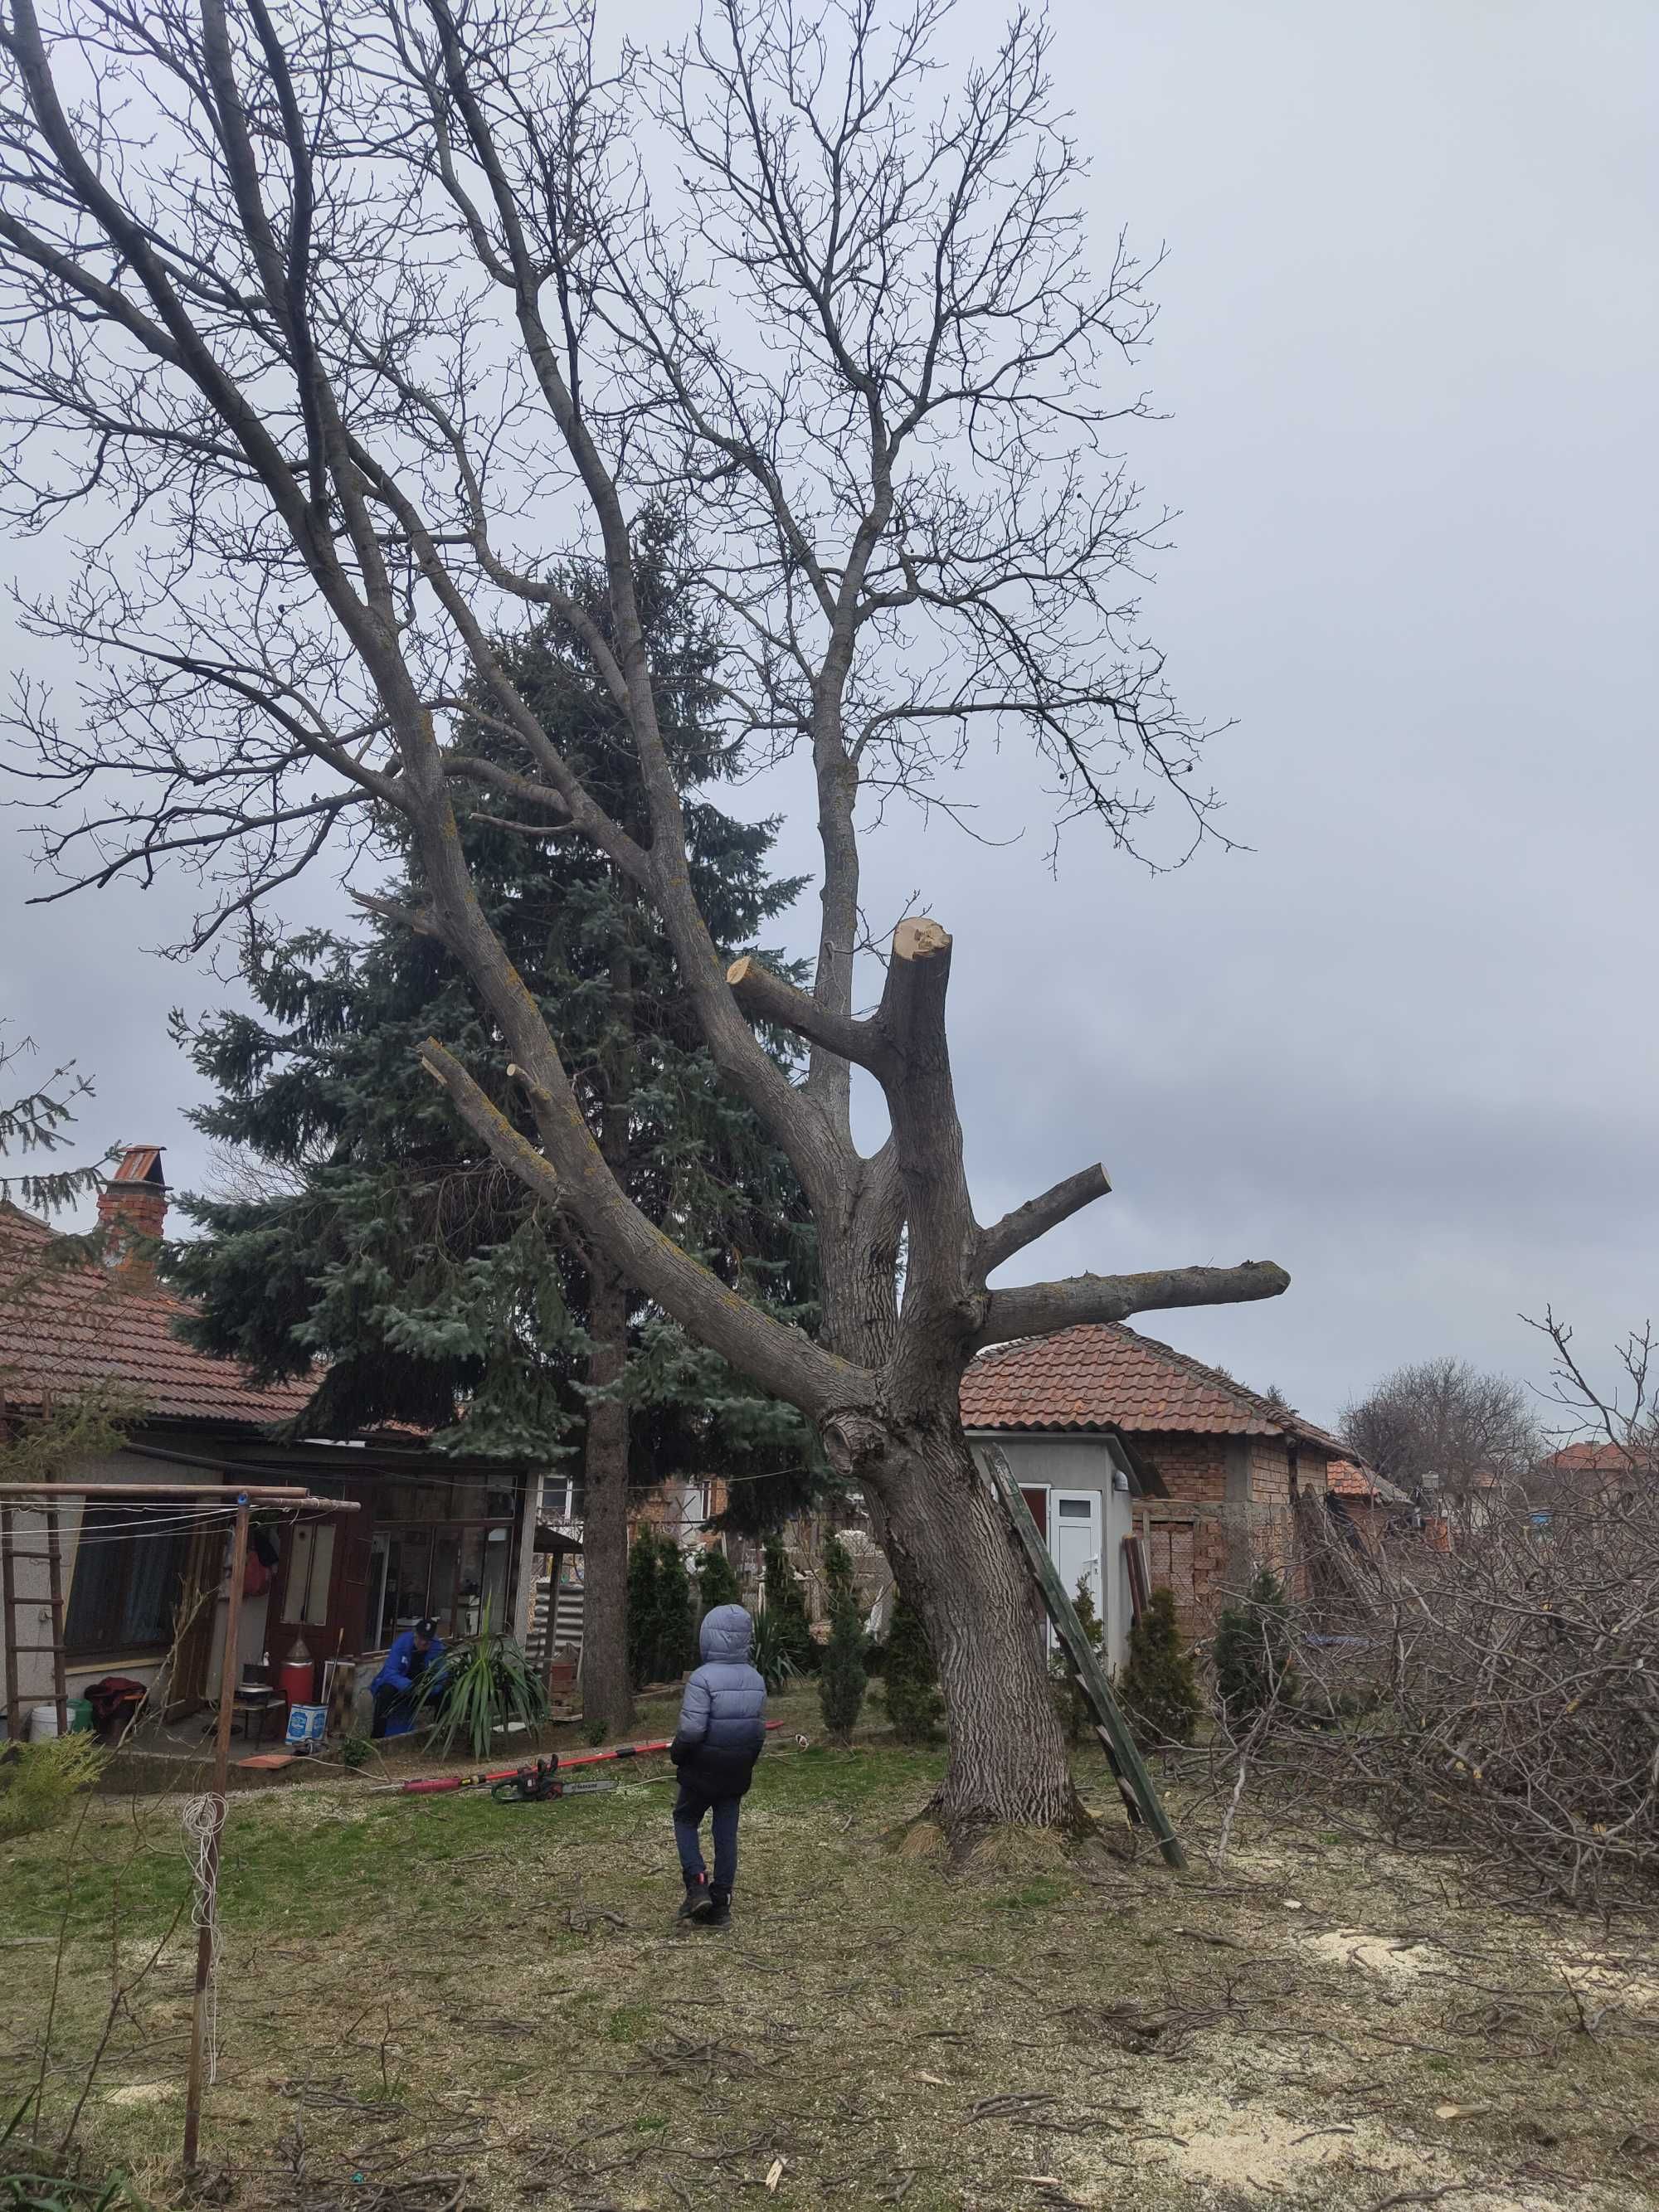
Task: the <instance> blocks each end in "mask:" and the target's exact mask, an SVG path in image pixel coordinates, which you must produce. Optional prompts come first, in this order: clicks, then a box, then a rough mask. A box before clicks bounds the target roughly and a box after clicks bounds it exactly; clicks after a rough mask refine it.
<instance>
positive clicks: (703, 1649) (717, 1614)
mask: <svg viewBox="0 0 1659 2212" xmlns="http://www.w3.org/2000/svg"><path fill="white" fill-rule="evenodd" d="M754 1636H755V1624H754V1622H753V1621H752V1620H750V1618H749V1615H748V1614H747V1613H745V1612H744V1609H743V1607H741V1606H740V1605H717V1606H716V1607H714V1610H713V1612H711V1613H705V1614H704V1615H703V1620H702V1627H701V1628H700V1629H699V1630H698V1632H697V1650H698V1651H699V1652H700V1653H701V1654H702V1657H703V1659H704V1660H705V1661H708V1660H716V1661H724V1662H725V1663H726V1665H727V1666H728V1667H746V1666H747V1665H748V1663H749V1653H750V1649H751V1647H752V1645H753V1642H754Z"/></svg>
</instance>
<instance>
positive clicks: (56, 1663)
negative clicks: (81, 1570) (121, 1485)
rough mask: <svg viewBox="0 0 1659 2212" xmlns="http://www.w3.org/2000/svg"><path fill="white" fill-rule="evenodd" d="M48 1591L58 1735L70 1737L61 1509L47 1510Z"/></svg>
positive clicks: (54, 1506) (51, 1508)
mask: <svg viewBox="0 0 1659 2212" xmlns="http://www.w3.org/2000/svg"><path fill="white" fill-rule="evenodd" d="M46 1589H47V1592H48V1595H49V1597H50V1599H51V1603H52V1699H53V1701H54V1703H55V1704H56V1705H57V1707H58V1735H68V1734H69V1676H68V1674H67V1673H66V1672H65V1670H64V1554H63V1551H62V1549H61V1547H60V1546H59V1544H58V1507H57V1505H56V1504H55V1503H54V1504H52V1505H50V1506H49V1507H48V1508H47V1509H46Z"/></svg>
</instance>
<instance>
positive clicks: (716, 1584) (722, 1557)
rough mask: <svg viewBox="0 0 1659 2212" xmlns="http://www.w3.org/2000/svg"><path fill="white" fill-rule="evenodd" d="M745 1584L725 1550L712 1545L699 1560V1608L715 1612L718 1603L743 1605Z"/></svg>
mask: <svg viewBox="0 0 1659 2212" xmlns="http://www.w3.org/2000/svg"><path fill="white" fill-rule="evenodd" d="M742 1603H743V1586H742V1584H741V1583H739V1582H738V1571H737V1569H736V1568H735V1567H734V1566H733V1565H732V1562H731V1560H730V1559H727V1558H726V1554H725V1553H724V1552H722V1551H720V1549H719V1548H718V1547H716V1546H714V1545H711V1546H710V1547H709V1548H708V1550H707V1551H706V1552H705V1553H703V1555H702V1558H701V1559H699V1560H698V1561H697V1610H698V1612H699V1613H713V1611H714V1607H716V1606H717V1605H741V1604H742Z"/></svg>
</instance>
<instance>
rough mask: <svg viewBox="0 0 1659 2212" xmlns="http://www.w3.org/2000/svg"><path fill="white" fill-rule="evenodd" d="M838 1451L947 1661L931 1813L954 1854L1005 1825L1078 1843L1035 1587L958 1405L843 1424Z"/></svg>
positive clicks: (834, 1437)
mask: <svg viewBox="0 0 1659 2212" xmlns="http://www.w3.org/2000/svg"><path fill="white" fill-rule="evenodd" d="M825 1443H826V1446H827V1448H828V1449H829V1452H830V1454H831V1456H832V1458H833V1459H834V1460H835V1462H836V1465H837V1466H838V1467H840V1468H842V1469H843V1470H844V1471H846V1472H848V1473H853V1474H856V1475H857V1476H858V1477H859V1479H860V1480H861V1481H862V1482H863V1484H864V1486H865V1490H866V1495H867V1497H868V1498H869V1499H870V1501H871V1506H872V1517H873V1519H874V1520H875V1522H876V1533H877V1535H878V1538H879V1540H880V1541H881V1544H882V1547H883V1549H884V1551H885V1553H886V1554H887V1557H888V1559H889V1561H890V1564H891V1565H892V1568H893V1571H894V1573H895V1575H896V1577H897V1580H898V1583H899V1586H900V1588H901V1589H902V1590H903V1591H904V1593H905V1595H906V1596H907V1597H908V1599H909V1600H910V1602H911V1603H912V1604H913V1605H914V1606H915V1608H916V1610H917V1612H918V1613H920V1614H921V1618H922V1620H923V1622H924V1624H925V1626H926V1627H927V1636H928V1641H929V1642H930V1643H931V1644H932V1645H933V1656H934V1658H935V1660H936V1661H937V1662H938V1666H939V1687H940V1689H941V1691H942V1692H944V1696H945V1714H946V1722H947V1727H948V1730H949V1736H950V1752H949V1756H948V1759H947V1762H946V1765H945V1778H944V1780H943V1781H942V1782H941V1784H939V1789H938V1790H937V1792H936V1793H935V1795H934V1796H933V1800H932V1802H931V1803H930V1805H929V1807H928V1808H927V1809H928V1811H929V1813H930V1814H932V1815H933V1817H934V1818H935V1819H936V1820H938V1821H939V1824H940V1826H942V1827H943V1829H944V1830H945V1835H946V1836H947V1838H949V1840H950V1842H951V1846H952V1848H953V1850H957V1851H958V1852H960V1851H963V1850H967V1849H968V1848H969V1847H970V1846H971V1845H972V1844H973V1842H974V1841H975V1838H976V1837H977V1836H978V1835H980V1834H981V1833H982V1832H984V1831H985V1830H986V1829H987V1828H990V1827H994V1826H998V1825H1000V1824H1001V1823H1005V1822H1016V1823H1018V1824H1020V1825H1022V1826H1034V1827H1057V1828H1060V1829H1061V1830H1063V1831H1066V1832H1071V1833H1077V1832H1080V1831H1081V1830H1083V1829H1084V1828H1085V1827H1086V1826H1088V1816H1087V1814H1085V1812H1084V1809H1083V1807H1082V1805H1081V1803H1080V1802H1079V1798H1078V1794H1077V1791H1076V1789H1075V1788H1074V1787H1073V1782H1072V1777H1071V1771H1070V1768H1069V1765H1068V1764H1067V1760H1066V1745H1065V1740H1064V1737H1063V1735H1062V1733H1061V1730H1060V1722H1059V1719H1058V1717H1057V1716H1056V1714H1055V1711H1054V1702H1053V1700H1052V1699H1051V1698H1050V1696H1049V1693H1048V1667H1047V1663H1046V1658H1045V1655H1044V1653H1043V1650H1042V1641H1041V1638H1040V1635H1039V1633H1038V1631H1037V1629H1036V1626H1035V1622H1034V1616H1033V1613H1032V1608H1031V1589H1030V1577H1029V1576H1028V1574H1027V1571H1026V1570H1025V1568H1024V1565H1023V1563H1022V1562H1021V1560H1020V1559H1019V1558H1018V1555H1017V1553H1015V1550H1014V1547H1013V1541H1012V1534H1011V1532H1010V1531H1009V1529H1008V1528H1007V1526H1006V1522H1005V1521H1004V1519H1003V1516H1002V1514H1001V1512H1000V1510H999V1508H998V1506H997V1504H996V1502H995V1500H994V1498H993V1497H992V1495H991V1493H990V1492H989V1490H988V1488H987V1486H986V1483H985V1480H984V1479H983V1477H982V1476H981V1474H980V1471H979V1469H978V1468H977V1467H976V1466H975V1462H974V1458H973V1455H972V1453H971V1452H970V1450H969V1446H968V1440H967V1438H966V1437H965V1436H964V1435H963V1431H962V1425H961V1422H960V1420H959V1419H958V1418H957V1413H956V1409H955V1407H951V1408H950V1410H949V1412H948V1413H945V1412H941V1413H939V1415H938V1417H937V1418H935V1419H917V1418H912V1419H907V1420H906V1421H904V1422H902V1424H901V1423H898V1422H893V1423H890V1424H888V1425H878V1424H877V1423H876V1422H873V1421H872V1422H867V1423H866V1422H863V1421H860V1422H858V1423H857V1424H856V1425H855V1426H852V1425H848V1424H845V1423H843V1424H840V1425H831V1427H830V1429H829V1431H828V1432H827V1434H826V1437H825Z"/></svg>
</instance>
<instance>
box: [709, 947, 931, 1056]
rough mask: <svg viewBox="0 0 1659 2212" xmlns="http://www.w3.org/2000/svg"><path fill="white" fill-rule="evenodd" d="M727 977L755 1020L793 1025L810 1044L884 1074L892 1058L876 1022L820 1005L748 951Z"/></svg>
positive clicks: (746, 1010) (780, 1025)
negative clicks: (862, 1019) (839, 1012)
mask: <svg viewBox="0 0 1659 2212" xmlns="http://www.w3.org/2000/svg"><path fill="white" fill-rule="evenodd" d="M726 981H727V982H728V983H729V984H730V985H731V987H732V991H733V993H734V994H736V997H737V1001H738V1005H739V1006H741V1007H742V1008H743V1010H744V1013H746V1014H747V1015H749V1016H750V1018H751V1019H753V1020H757V1021H763V1022H773V1023H775V1024H777V1026H778V1027H779V1028H780V1029H786V1030H793V1033H794V1035H795V1036H799V1037H801V1038H803V1039H804V1040H805V1042H807V1043H808V1044H811V1045H817V1047H818V1048H820V1049H821V1050H823V1051H825V1052H832V1053H836V1054H839V1055H840V1056H841V1058H842V1059H843V1060H851V1061H852V1062H853V1064H854V1066H856V1067H865V1068H868V1069H869V1071H870V1072H871V1073H872V1075H877V1076H879V1075H880V1073H882V1070H883V1068H884V1066H886V1065H887V1064H888V1063H889V1061H890V1057H891V1055H890V1054H889V1053H888V1052H887V1050H886V1048H885V1043H884V1038H883V1036H882V1032H881V1030H880V1029H879V1028H878V1026H877V1024H875V1023H873V1022H860V1021H854V1020H853V1019H852V1018H850V1017H848V1016H845V1015H842V1014H837V1013H836V1012H835V1011H834V1009H833V1008H831V1007H829V1006H820V1005H819V1004H818V1002H817V1000H816V999H814V998H813V997H811V994H809V993H807V992H805V991H799V990H797V989H796V987H795V986H794V985H793V983H791V982H790V981H787V978H785V977H784V976H782V975H777V974H776V973H775V971H774V970H773V969H770V968H768V967H765V966H763V963H761V962H760V961H758V960H757V959H755V958H753V957H751V956H750V954H748V953H744V956H743V957H742V958H741V959H738V960H734V961H733V962H732V965H731V966H730V967H729V968H728V969H726Z"/></svg>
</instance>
